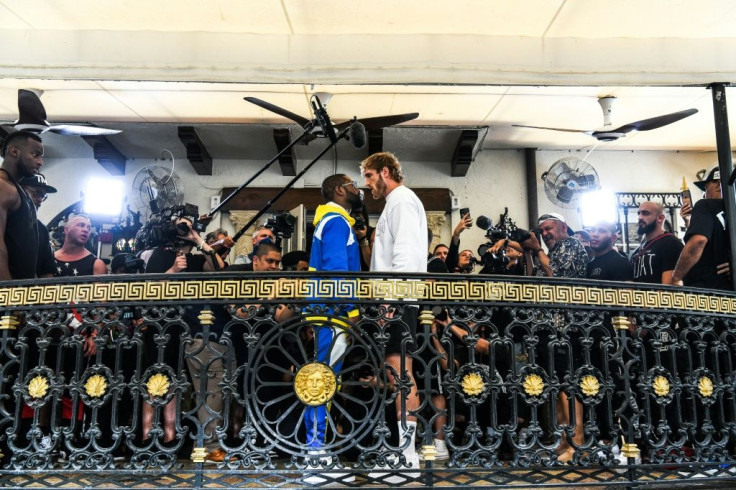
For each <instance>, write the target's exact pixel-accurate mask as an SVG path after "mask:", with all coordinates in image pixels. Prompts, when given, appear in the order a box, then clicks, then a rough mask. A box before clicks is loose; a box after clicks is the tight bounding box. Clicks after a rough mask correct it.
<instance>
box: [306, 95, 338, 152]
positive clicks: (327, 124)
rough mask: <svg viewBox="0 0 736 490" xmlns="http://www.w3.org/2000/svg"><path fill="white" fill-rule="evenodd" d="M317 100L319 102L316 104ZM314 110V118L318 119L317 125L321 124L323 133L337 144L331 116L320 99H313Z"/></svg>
mask: <svg viewBox="0 0 736 490" xmlns="http://www.w3.org/2000/svg"><path fill="white" fill-rule="evenodd" d="M315 100H316V101H317V102H316V103H315ZM312 109H314V117H316V118H317V123H319V125H320V127H321V128H322V132H323V133H324V134H325V135H327V137H328V138H330V142H331V143H337V135H336V134H335V128H334V127H333V126H332V121H330V116H329V115H328V114H327V109H325V108H324V106H323V105H322V101H320V100H319V97H316V96H314V97H312Z"/></svg>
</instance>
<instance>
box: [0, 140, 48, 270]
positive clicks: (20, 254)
mask: <svg viewBox="0 0 736 490" xmlns="http://www.w3.org/2000/svg"><path fill="white" fill-rule="evenodd" d="M1 153H2V156H3V163H2V165H0V281H7V280H10V279H32V278H34V277H36V261H37V259H38V230H37V229H36V223H37V219H36V206H34V204H33V201H32V200H31V198H30V197H29V196H28V194H26V192H25V191H24V190H23V188H22V187H21V186H20V184H19V181H20V179H22V178H23V177H30V176H32V175H34V174H36V173H37V172H38V170H39V169H40V168H41V167H42V166H43V144H42V143H41V138H40V137H39V136H38V135H37V134H34V133H30V132H28V131H17V132H15V133H10V135H8V137H7V138H5V141H4V142H3V146H2V152H1Z"/></svg>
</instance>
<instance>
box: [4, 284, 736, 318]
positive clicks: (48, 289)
mask: <svg viewBox="0 0 736 490" xmlns="http://www.w3.org/2000/svg"><path fill="white" fill-rule="evenodd" d="M320 297H322V298H330V299H340V298H344V299H345V300H350V301H355V300H377V301H380V300H381V299H387V298H391V299H395V300H396V299H413V300H420V301H421V300H430V301H431V300H449V301H460V302H495V301H502V302H508V303H527V304H528V303H531V304H547V305H582V306H616V307H621V308H647V309H675V310H685V311H693V312H699V313H720V314H736V298H735V297H730V296H725V295H719V294H718V293H716V292H714V293H713V294H693V293H687V292H683V291H676V290H663V291H656V290H637V289H625V288H621V289H619V288H600V287H586V286H577V285H575V286H573V285H566V284H527V283H513V282H499V281H485V282H481V281H478V282H470V281H428V282H425V281H422V280H401V279H380V278H377V279H362V278H360V279H357V278H351V279H331V278H330V279H322V278H320V279H319V280H314V279H291V278H288V279H287V278H274V279H238V280H234V279H224V280H216V279H204V280H197V279H193V280H188V281H186V280H185V281H139V282H124V283H122V282H95V283H73V284H53V285H33V286H23V287H4V288H0V307H22V306H42V305H65V304H69V303H71V302H74V303H77V304H83V303H105V302H114V301H147V302H149V301H167V302H168V301H190V300H192V299H197V300H201V299H222V300H236V301H238V300H243V301H250V300H263V299H264V298H270V299H283V300H289V299H293V300H304V299H311V298H315V299H316V298H320Z"/></svg>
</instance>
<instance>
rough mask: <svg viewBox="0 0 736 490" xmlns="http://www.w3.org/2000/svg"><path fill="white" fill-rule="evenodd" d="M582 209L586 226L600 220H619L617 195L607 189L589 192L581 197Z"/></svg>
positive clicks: (610, 221)
mask: <svg viewBox="0 0 736 490" xmlns="http://www.w3.org/2000/svg"><path fill="white" fill-rule="evenodd" d="M580 211H581V213H582V218H583V227H585V228H587V227H590V226H593V225H595V224H596V223H600V222H606V223H616V222H617V221H618V205H617V203H616V195H615V194H614V193H613V192H611V191H609V190H607V189H600V190H597V191H592V192H587V193H585V194H583V195H582V197H581V198H580Z"/></svg>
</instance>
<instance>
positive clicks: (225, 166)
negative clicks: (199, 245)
mask: <svg viewBox="0 0 736 490" xmlns="http://www.w3.org/2000/svg"><path fill="white" fill-rule="evenodd" d="M570 155H574V156H578V157H584V156H585V153H584V152H559V151H539V152H538V153H537V194H538V202H539V212H540V214H541V213H544V212H549V211H555V212H561V213H562V214H563V215H565V216H566V217H567V218H568V220H569V221H570V224H571V226H572V227H573V228H578V227H579V226H580V220H579V217H578V216H577V212H576V211H575V210H562V209H559V208H557V207H556V206H555V205H553V204H552V203H551V202H550V201H549V200H548V199H547V196H546V194H545V193H544V188H543V184H542V181H541V174H542V173H543V172H545V171H546V170H547V169H548V168H549V167H550V166H551V165H552V163H554V162H555V161H556V160H557V159H559V158H562V157H564V156H570ZM400 156H401V155H399V157H400ZM716 159H717V156H716V154H715V153H714V152H655V151H651V152H635V153H634V152H624V151H594V152H593V153H592V154H591V155H590V156H589V157H588V160H587V161H588V162H589V163H590V164H591V165H592V166H593V167H595V168H596V170H597V171H598V173H599V175H600V179H601V183H602V185H603V186H604V187H606V188H608V189H610V190H612V191H614V192H629V191H634V192H635V191H653V192H678V191H679V189H680V185H681V181H682V177H683V176H685V177H686V178H687V181H688V183H689V185H690V187H691V188H692V191H693V199H698V198H699V197H700V193H699V192H698V190H697V189H696V188H695V187H694V186H693V185H692V182H693V181H694V180H695V173H696V172H697V171H698V170H699V169H701V168H708V167H710V166H711V165H712V164H713V163H714V162H715V161H716ZM264 163H265V162H260V161H258V162H255V161H235V160H216V161H215V162H214V171H213V174H214V175H212V176H199V175H197V174H196V173H195V172H194V170H193V169H192V167H191V165H190V164H189V162H188V161H187V160H177V161H176V170H175V171H176V173H177V174H178V175H179V177H181V179H182V182H183V184H184V191H185V202H189V203H192V204H196V205H197V206H199V208H200V211H202V212H205V211H208V210H209V204H210V197H211V196H213V195H217V194H219V192H220V189H221V188H223V187H237V186H239V185H240V184H242V183H243V182H244V181H245V180H246V179H247V178H249V177H250V176H251V175H253V174H254V173H255V172H256V171H258V170H259V169H260V168H261V167H262V165H263V164H264ZM306 163H308V162H304V161H300V162H298V165H299V167H298V170H301V168H302V166H303V165H305V164H306ZM151 164H156V165H162V166H164V167H167V168H170V166H171V161H170V160H158V161H154V160H131V161H128V163H127V168H126V175H125V176H124V177H121V178H122V179H123V180H124V181H125V185H126V188H127V189H130V187H131V184H132V181H133V178H134V177H135V175H136V173H137V172H138V171H139V170H140V169H141V168H143V167H144V166H146V165H151ZM403 165H404V170H405V175H406V180H405V182H406V184H407V185H408V186H409V187H447V188H449V189H450V190H451V191H452V193H453V194H454V195H455V196H457V197H458V198H459V199H460V202H461V205H462V207H469V208H470V210H471V213H472V216H473V218H476V217H477V216H479V215H481V214H483V215H486V216H488V217H490V218H491V219H493V220H494V222H495V221H496V220H497V219H498V215H499V214H500V213H501V212H503V208H504V206H508V208H509V213H510V216H511V218H512V219H514V220H515V221H516V223H517V225H518V226H521V227H528V226H529V223H528V222H527V211H526V199H527V197H526V184H525V178H524V153H523V151H517V150H503V151H502V150H485V151H481V152H480V153H479V154H478V156H477V158H476V160H475V162H473V164H472V165H471V166H470V170H469V171H468V174H467V176H465V177H454V178H453V177H450V164H449V163H437V162H431V163H420V162H403ZM42 171H43V173H44V174H45V175H46V178H47V179H48V182H49V183H50V184H51V185H53V186H55V187H57V188H58V189H59V193H57V194H51V195H49V198H48V200H47V201H46V202H45V203H44V204H43V206H42V207H41V210H40V212H39V217H40V218H41V220H42V221H44V222H48V220H50V219H52V218H53V217H54V216H55V215H56V214H57V213H58V212H60V211H61V210H62V209H64V208H65V207H66V206H68V205H70V204H72V203H74V202H76V201H77V200H79V199H80V193H81V191H82V189H83V188H84V185H85V182H86V179H87V178H88V177H90V176H108V174H107V172H106V171H105V170H104V169H103V168H102V167H101V166H100V165H99V164H98V163H97V161H96V160H94V159H74V160H71V159H49V160H47V161H46V162H45V165H44V168H43V169H42ZM335 171H337V172H341V173H346V174H348V175H352V176H354V177H355V178H356V179H357V180H358V181H360V178H359V177H360V174H359V171H358V162H354V161H339V162H338V163H337V165H335V164H334V163H333V162H331V161H329V160H325V161H321V162H318V163H317V164H316V165H315V166H314V167H313V168H312V169H311V170H310V171H309V172H308V173H307V174H306V175H305V176H304V178H303V179H301V180H300V181H299V182H297V184H296V187H309V186H315V187H316V186H319V185H320V184H321V182H322V179H324V177H326V176H327V175H331V174H332V173H334V172H335ZM290 179H291V177H284V176H282V175H281V173H280V169H279V167H278V165H276V164H274V165H273V166H272V167H271V168H270V169H269V170H267V171H266V172H265V173H264V174H263V175H261V176H260V177H259V178H258V179H256V180H255V181H254V182H253V184H252V185H253V186H283V185H286V183H287V182H288V181H289V180H290ZM448 217H449V218H450V219H448V223H447V224H446V226H445V230H444V232H443V235H442V237H441V238H442V241H444V242H445V243H447V242H448V240H449V237H450V234H451V231H452V229H453V228H454V226H455V225H456V224H457V222H458V220H459V215H458V212H457V211H454V212H453V213H452V215H451V216H448ZM217 219H218V218H216V221H215V223H217ZM219 220H220V223H221V225H222V226H223V227H224V228H226V229H230V230H232V226H231V225H230V221H229V219H227V216H223V215H220V217H219ZM210 226H211V227H212V228H214V226H213V225H210ZM483 242H484V236H483V233H482V232H481V231H480V230H478V228H477V227H475V226H474V227H473V228H471V229H470V230H467V231H466V232H464V233H463V235H462V246H463V248H471V249H472V250H476V249H477V247H478V245H479V244H480V243H483Z"/></svg>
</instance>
